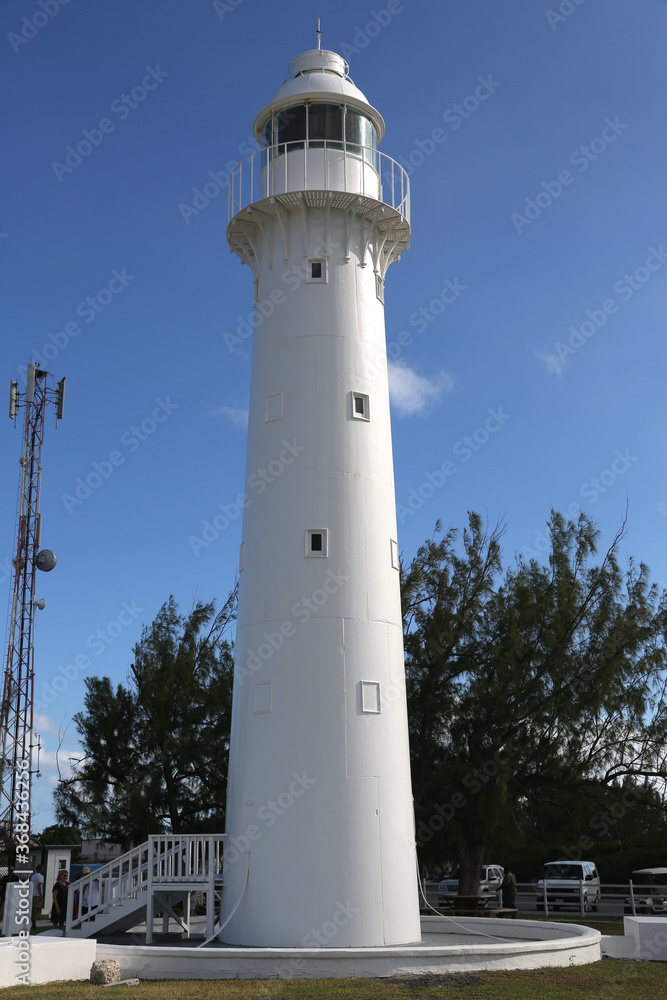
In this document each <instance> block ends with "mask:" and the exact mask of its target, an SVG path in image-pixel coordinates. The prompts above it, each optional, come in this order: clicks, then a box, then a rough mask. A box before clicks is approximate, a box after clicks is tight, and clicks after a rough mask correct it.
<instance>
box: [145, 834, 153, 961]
mask: <svg viewBox="0 0 667 1000" xmlns="http://www.w3.org/2000/svg"><path fill="white" fill-rule="evenodd" d="M154 850H155V848H154V837H153V836H152V835H151V836H150V837H149V838H148V857H147V863H146V867H147V869H148V872H147V874H148V879H147V885H146V891H147V893H148V896H147V897H146V944H152V943H153V902H154V900H153V855H154Z"/></svg>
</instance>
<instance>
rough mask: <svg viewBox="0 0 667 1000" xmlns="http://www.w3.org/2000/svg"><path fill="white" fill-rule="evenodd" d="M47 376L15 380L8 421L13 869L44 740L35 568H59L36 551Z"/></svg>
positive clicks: (3, 766) (2, 788)
mask: <svg viewBox="0 0 667 1000" xmlns="http://www.w3.org/2000/svg"><path fill="white" fill-rule="evenodd" d="M48 379H49V373H48V372H46V371H43V370H42V369H41V368H39V367H38V366H37V365H35V364H29V365H28V373H27V379H26V387H25V392H23V393H21V392H19V385H18V382H17V381H15V380H12V382H11V388H10V397H9V416H10V418H11V419H12V420H13V421H14V422H15V423H16V416H17V412H18V411H19V410H20V409H24V410H25V423H24V437H23V451H22V454H21V459H20V465H21V473H20V487H19V503H18V515H17V524H16V548H15V556H14V559H13V560H12V565H13V567H14V584H13V591H12V594H11V605H10V613H9V630H8V637H9V638H8V646H7V665H6V669H5V680H4V688H3V694H2V703H1V708H0V726H1V730H2V749H1V752H0V834H1V836H2V839H3V841H4V847H5V850H7V851H8V852H9V853H10V854H11V855H15V856H16V867H17V869H19V868H20V867H23V865H24V863H25V865H26V866H27V863H28V847H29V843H30V813H31V793H32V780H33V775H35V774H37V775H38V773H39V772H38V767H39V760H38V761H37V767H34V766H33V751H34V749H35V748H36V749H37V751H38V753H39V749H40V746H39V736H38V735H36V734H35V739H34V740H33V705H34V688H35V614H36V610H37V609H39V610H41V609H43V607H44V600H43V599H42V600H36V599H35V577H36V575H37V570H38V569H39V570H43V571H45V572H48V571H49V570H52V569H53V567H54V566H55V565H56V554H55V552H52V551H51V549H41V550H40V549H39V545H40V536H41V526H42V524H41V514H40V512H39V501H40V489H41V479H42V450H43V445H44V424H45V418H46V407H47V404H48V403H53V404H54V405H55V410H56V425H57V423H58V420H60V419H61V418H62V415H63V404H64V398H65V379H64V378H62V379H61V380H60V382H58V384H57V386H56V387H55V388H51V387H49V385H48Z"/></svg>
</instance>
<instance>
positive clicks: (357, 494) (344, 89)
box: [221, 48, 420, 948]
mask: <svg viewBox="0 0 667 1000" xmlns="http://www.w3.org/2000/svg"><path fill="white" fill-rule="evenodd" d="M290 71H291V75H290V78H289V79H288V80H287V81H286V83H285V84H284V85H283V86H282V87H281V88H280V90H279V91H278V93H277V94H276V95H275V97H274V99H273V100H272V101H271V102H270V104H268V105H267V106H266V107H265V108H264V109H263V110H262V111H261V112H260V113H259V115H258V116H257V118H256V120H255V126H254V128H255V135H256V136H257V139H258V141H259V142H260V144H261V146H262V148H261V149H260V150H259V151H258V152H256V153H254V154H253V155H252V156H250V157H248V158H247V159H246V160H244V161H243V162H242V163H241V164H240V165H239V166H238V167H237V168H236V170H235V171H234V174H233V176H232V179H231V181H230V223H229V227H228V230H227V237H228V240H229V243H230V247H231V249H232V251H234V252H235V253H237V254H238V255H239V256H240V257H241V259H242V261H243V262H244V263H246V264H248V265H249V266H250V268H251V270H252V273H253V279H254V294H255V306H256V313H255V315H256V320H257V321H256V324H255V331H254V344H253V353H252V381H251V392H250V415H249V426H248V453H247V469H246V487H245V510H244V519H243V541H242V544H241V550H240V560H239V570H240V594H239V619H238V629H237V654H236V657H237V658H236V670H235V678H234V706H233V716H232V735H231V748H230V763H229V786H228V797H227V832H228V839H227V841H226V843H225V868H224V893H223V924H224V926H223V930H222V933H221V937H222V938H223V940H225V941H227V942H229V943H232V944H238V945H254V946H276V947H278V946H311V947H320V946H322V945H327V946H330V947H332V948H336V947H350V946H352V947H354V946H357V947H360V946H371V947H373V946H382V945H394V944H405V943H410V942H415V941H418V940H419V939H420V927H419V905H418V894H417V893H418V890H417V870H416V855H415V836H414V818H413V804H412V790H411V782H410V762H409V748H408V727H407V712H406V697H405V674H404V665H403V642H402V630H401V603H400V592H399V562H398V544H397V533H396V512H395V497H394V477H393V463H392V451H391V427H390V419H389V392H388V384H387V366H386V347H385V327H384V281H385V274H386V271H387V268H388V267H389V264H391V262H392V261H394V260H398V258H399V256H400V254H401V253H402V252H403V250H405V249H406V248H407V247H408V246H409V239H410V227H409V187H408V178H407V176H406V174H405V171H404V170H403V169H402V168H401V167H400V166H399V165H398V164H397V163H396V162H395V161H394V160H392V159H391V158H390V157H388V156H386V155H385V154H384V153H381V152H379V151H378V149H377V143H378V142H379V141H380V140H381V139H382V136H383V134H384V122H383V120H382V117H381V115H380V114H379V113H378V112H377V111H376V110H375V109H374V108H373V107H372V106H371V105H370V104H369V103H368V101H367V100H366V98H365V97H364V95H363V94H362V93H361V91H359V90H358V89H357V88H356V87H355V85H354V84H353V83H352V81H351V80H350V78H349V76H348V67H347V64H346V62H345V61H344V60H343V59H342V58H341V57H340V56H339V55H337V54H336V53H334V52H329V51H324V50H321V49H319V48H317V49H314V50H312V51H309V52H304V53H302V54H301V55H300V56H298V57H297V58H296V59H295V60H294V62H293V63H292V64H291V67H290Z"/></svg>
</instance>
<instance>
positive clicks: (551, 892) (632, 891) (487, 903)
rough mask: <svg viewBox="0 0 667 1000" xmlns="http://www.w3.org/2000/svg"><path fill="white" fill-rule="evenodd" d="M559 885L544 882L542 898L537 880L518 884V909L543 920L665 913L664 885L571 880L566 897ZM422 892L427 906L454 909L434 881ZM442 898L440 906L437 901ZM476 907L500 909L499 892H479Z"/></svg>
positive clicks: (424, 884) (666, 894) (425, 884)
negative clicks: (573, 914) (566, 914)
mask: <svg viewBox="0 0 667 1000" xmlns="http://www.w3.org/2000/svg"><path fill="white" fill-rule="evenodd" d="M562 884H563V883H562V881H561V882H559V886H560V887H561V888H560V890H558V891H557V890H556V888H555V886H554V885H553V884H552V883H551V882H550V880H547V892H546V896H545V894H544V892H543V891H542V888H541V886H540V888H539V890H538V887H537V882H536V881H535V882H519V883H518V886H517V889H518V897H517V906H518V908H519V909H520V910H522V911H523V912H525V913H530V912H531V911H532V912H537V913H541V914H543V915H544V916H546V917H548V916H550V915H553V914H554V913H560V912H561V911H564V912H570V913H571V912H572V911H575V912H578V913H580V914H581V916H585V915H588V914H589V913H590V912H591V911H593V912H599V913H604V914H606V915H607V916H619V915H622V914H623V913H628V914H630V913H631V914H634V915H639V916H658V915H661V914H667V884H666V885H665V886H655V885H644V884H639V883H633V882H632V880H630V881H628V882H622V883H612V882H605V883H604V884H602V885H600V886H599V887H597V886H595V887H593V886H592V885H591V883H590V882H585V881H580V880H572V884H571V888H570V887H568V891H567V893H566V894H564V893H563V891H562ZM422 889H423V892H424V895H425V896H426V902H427V904H428V905H430V906H432V907H434V908H435V909H437V910H444V911H445V912H446V910H447V908H453V906H452V904H453V903H454V900H455V897H454V896H452V895H451V894H448V895H447V898H446V900H445V899H443V897H442V896H441V894H440V893H439V892H438V883H437V882H428V881H423V882H422ZM592 890H594V891H592ZM663 890H664V891H663ZM441 899H443V904H441V902H440V901H441ZM557 900H560V901H557ZM420 903H421V905H422V906H423V905H424V904H423V899H420ZM479 906H480V907H483V908H486V909H495V908H496V907H500V906H502V894H501V892H500V890H498V891H497V892H496V891H493V892H485V893H482V894H481V895H480V897H479Z"/></svg>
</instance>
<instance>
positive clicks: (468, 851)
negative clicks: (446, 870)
mask: <svg viewBox="0 0 667 1000" xmlns="http://www.w3.org/2000/svg"><path fill="white" fill-rule="evenodd" d="M483 861H484V845H483V844H470V843H466V844H461V845H460V850H459V896H478V895H479V876H480V872H481V870H482V862H483Z"/></svg>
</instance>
